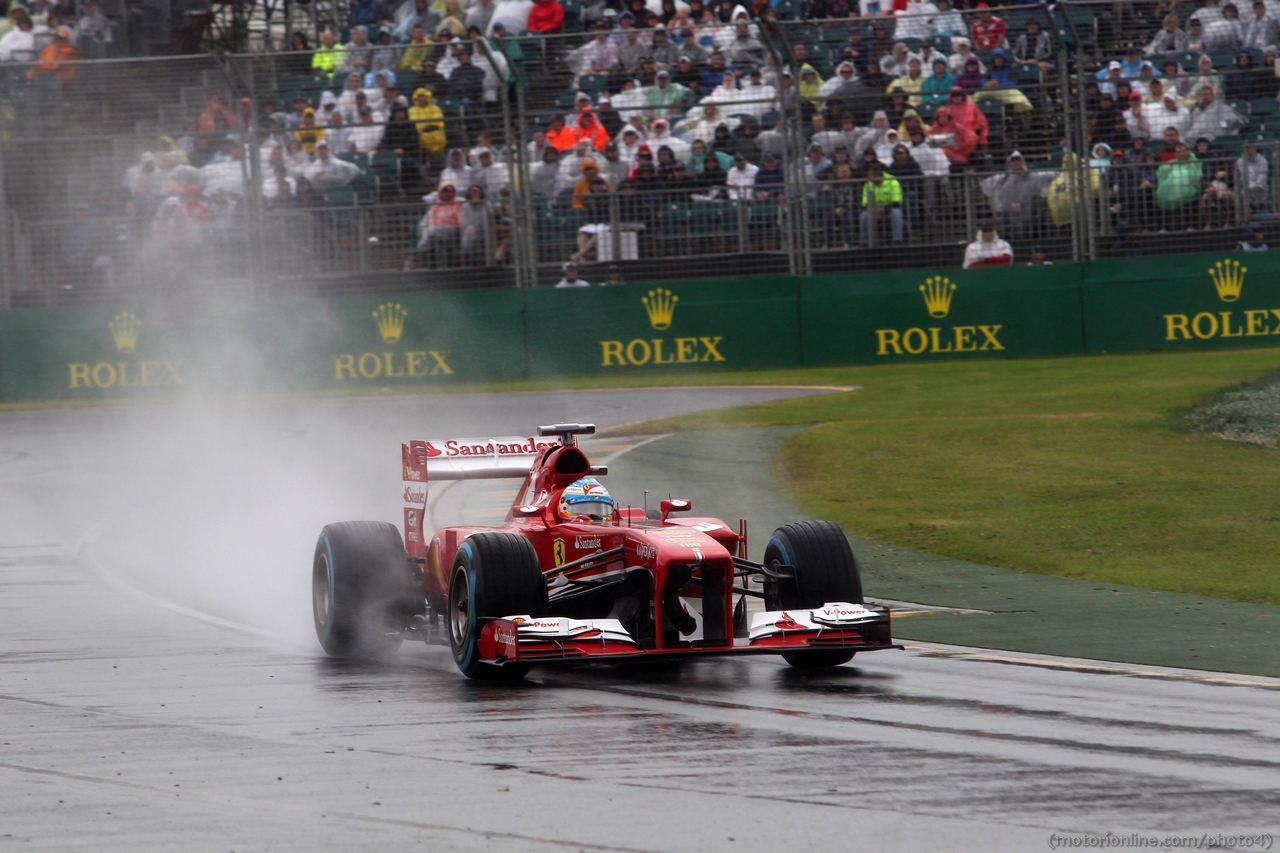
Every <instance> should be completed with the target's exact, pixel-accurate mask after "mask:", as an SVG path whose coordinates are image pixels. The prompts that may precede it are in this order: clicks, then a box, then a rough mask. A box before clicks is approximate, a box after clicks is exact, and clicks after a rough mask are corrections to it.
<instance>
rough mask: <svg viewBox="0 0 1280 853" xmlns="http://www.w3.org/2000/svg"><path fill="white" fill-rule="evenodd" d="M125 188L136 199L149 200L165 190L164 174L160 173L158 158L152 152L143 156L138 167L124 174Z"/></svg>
mask: <svg viewBox="0 0 1280 853" xmlns="http://www.w3.org/2000/svg"><path fill="white" fill-rule="evenodd" d="M124 188H125V189H127V190H128V191H129V193H130V194H131V195H133V197H134V198H137V199H141V200H147V199H153V198H156V197H158V196H159V195H160V194H161V191H162V190H163V189H164V173H163V172H161V171H160V168H159V165H158V164H157V162H156V157H155V155H154V154H152V153H151V152H150V151H147V152H145V153H144V154H143V155H142V160H141V161H140V162H139V163H138V164H137V165H136V166H130V167H129V169H128V171H126V172H125V173H124Z"/></svg>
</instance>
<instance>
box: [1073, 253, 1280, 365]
mask: <svg viewBox="0 0 1280 853" xmlns="http://www.w3.org/2000/svg"><path fill="white" fill-rule="evenodd" d="M1083 273H1084V274H1083V282H1082V289H1083V302H1084V306H1085V308H1084V328H1085V347H1086V349H1087V350H1088V351H1089V352H1136V351H1141V350H1153V349H1205V348H1209V347H1221V346H1265V345H1271V344H1272V343H1275V342H1280V255H1277V254H1276V253H1272V252H1252V253H1244V252H1240V253H1222V254H1213V255H1187V256H1182V257H1171V258H1132V259H1126V260H1119V261H1110V262H1107V263H1095V264H1085V265H1084V271H1083Z"/></svg>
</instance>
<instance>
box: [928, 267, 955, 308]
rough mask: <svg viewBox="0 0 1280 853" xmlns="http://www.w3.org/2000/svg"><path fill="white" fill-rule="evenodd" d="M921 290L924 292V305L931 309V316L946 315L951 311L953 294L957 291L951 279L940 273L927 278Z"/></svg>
mask: <svg viewBox="0 0 1280 853" xmlns="http://www.w3.org/2000/svg"><path fill="white" fill-rule="evenodd" d="M920 292H921V293H923V294H924V307H925V308H928V309H929V316H930V317H945V316H947V314H949V313H950V312H951V294H953V293H955V292H956V286H955V284H953V283H952V281H951V279H949V278H947V277H945V276H940V275H939V276H934V277H933V278H928V279H925V282H924V284H922V285H920Z"/></svg>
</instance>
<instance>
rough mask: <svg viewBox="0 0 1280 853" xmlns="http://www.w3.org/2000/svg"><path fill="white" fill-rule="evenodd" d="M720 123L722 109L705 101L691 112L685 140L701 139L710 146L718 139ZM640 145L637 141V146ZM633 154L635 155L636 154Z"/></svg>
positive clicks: (685, 126) (685, 128)
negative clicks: (717, 133)
mask: <svg viewBox="0 0 1280 853" xmlns="http://www.w3.org/2000/svg"><path fill="white" fill-rule="evenodd" d="M720 122H721V118H720V108H719V107H718V106H716V105H715V104H708V103H706V102H705V101H704V102H703V103H700V104H698V106H697V107H696V108H695V109H693V110H691V111H690V118H689V120H688V121H686V122H685V124H684V130H683V135H684V138H685V139H686V140H688V141H689V142H693V141H694V140H696V139H701V140H702V141H703V142H705V143H707V144H708V145H710V144H711V141H712V140H713V139H715V138H716V125H718V124H720ZM639 144H640V143H639V140H638V139H637V141H636V145H639ZM632 153H633V154H634V152H632ZM632 159H634V157H633V158H632Z"/></svg>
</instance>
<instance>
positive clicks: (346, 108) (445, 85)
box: [0, 0, 1280, 307]
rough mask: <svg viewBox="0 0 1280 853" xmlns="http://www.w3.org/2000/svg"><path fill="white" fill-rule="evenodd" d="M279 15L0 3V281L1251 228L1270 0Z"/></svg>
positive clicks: (356, 277)
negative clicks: (143, 19) (197, 26)
mask: <svg viewBox="0 0 1280 853" xmlns="http://www.w3.org/2000/svg"><path fill="white" fill-rule="evenodd" d="M1227 6H1231V9H1227V8H1226V7H1227ZM897 7H901V8H897ZM301 8H302V7H297V8H294V9H292V11H291V10H290V7H289V6H288V5H287V4H286V5H285V6H284V7H283V11H280V10H276V11H275V12H274V14H275V17H273V7H268V6H262V7H258V6H256V5H255V4H253V3H250V4H248V5H247V7H243V6H238V7H235V10H234V11H235V14H236V15H240V16H241V17H243V18H244V19H245V21H250V22H252V26H249V24H245V25H244V26H243V27H242V29H244V31H245V32H247V33H250V34H251V35H252V37H251V38H248V39H247V40H242V42H243V43H242V45H241V46H242V47H245V48H247V49H244V50H242V51H240V52H236V53H218V52H213V51H211V50H205V52H202V53H189V54H186V55H159V54H158V51H159V50H161V48H159V47H157V46H156V45H158V44H161V40H157V39H151V40H147V39H141V38H123V39H119V40H115V41H111V42H109V44H110V45H111V46H110V47H104V45H103V44H99V43H97V42H95V38H97V35H96V34H97V33H100V32H101V31H103V28H104V27H105V28H106V31H114V32H123V31H126V30H127V31H130V32H141V31H142V29H140V28H139V24H138V22H137V21H132V22H131V21H130V19H129V18H128V17H127V15H125V14H124V12H123V11H122V10H123V9H124V7H123V6H120V7H119V9H120V10H121V11H120V14H119V15H118V16H114V17H113V15H114V7H103V9H102V11H99V9H98V7H97V6H96V5H94V4H92V3H89V2H87V0H85V2H73V0H62V2H61V3H58V4H49V3H45V2H44V0H41V3H40V4H37V5H34V6H33V7H32V8H31V9H30V10H26V8H25V7H23V6H20V5H19V4H18V3H17V2H10V4H9V14H8V16H7V17H6V19H5V23H6V24H7V25H8V27H7V29H6V30H5V32H3V33H0V131H2V132H3V156H2V157H0V213H2V214H3V216H2V220H0V221H2V224H3V227H0V254H2V255H3V264H0V272H2V274H3V278H2V280H0V285H2V286H3V296H4V305H5V306H6V307H31V306H51V305H69V304H85V303H92V302H100V301H110V300H113V299H117V298H124V297H127V296H130V295H132V294H135V293H137V292H138V291H139V290H143V291H154V292H157V293H166V292H180V291H183V290H184V289H186V290H191V289H193V288H197V287H199V288H202V289H205V288H216V289H220V290H222V291H225V292H227V293H229V294H242V295H244V294H256V295H258V296H261V297H272V296H277V295H287V294H293V293H312V292H320V293H333V294H337V293H354V292H362V291H396V290H419V289H429V288H453V287H487V286H526V287H532V286H550V285H553V284H555V283H557V282H558V281H559V280H560V279H561V278H562V275H563V266H564V265H565V264H566V263H567V262H574V263H576V264H577V266H578V270H579V278H580V279H585V280H586V281H590V282H592V283H597V282H600V281H603V280H604V279H605V278H606V277H607V276H608V275H609V272H610V270H612V271H613V275H614V277H615V278H619V277H620V278H622V279H623V280H632V281H642V280H643V281H656V280H662V279H691V278H697V277H699V276H719V277H723V276H724V275H726V274H741V275H748V274H760V273H768V272H792V273H809V272H837V271H854V270H858V271H866V270H877V269H898V268H910V267H926V266H934V267H936V266H947V265H959V264H960V263H961V261H962V259H963V257H964V256H965V247H966V245H967V244H969V243H970V242H971V241H973V240H974V239H975V234H976V232H977V231H978V230H979V227H980V226H981V225H983V224H985V223H994V224H995V225H996V226H997V229H998V231H999V232H1000V235H1001V236H1002V237H1004V238H1006V239H1008V240H1009V242H1010V243H1011V249H1012V254H1013V258H1014V262H1015V263H1019V262H1025V261H1028V260H1030V259H1031V256H1032V252H1033V250H1034V249H1039V250H1041V251H1040V253H1039V255H1038V256H1043V257H1045V258H1047V259H1048V260H1051V261H1058V262H1062V261H1070V260H1089V259H1095V258H1105V257H1113V256H1135V255H1142V254H1148V255H1154V254H1168V253H1178V252H1192V251H1207V250H1216V249H1229V248H1231V247H1233V246H1235V245H1236V243H1237V242H1238V241H1240V240H1241V238H1242V237H1243V236H1244V235H1243V233H1242V232H1243V229H1244V226H1245V225H1246V223H1251V222H1256V223H1260V224H1261V226H1262V228H1263V230H1264V231H1270V227H1271V226H1270V224H1269V223H1270V222H1271V221H1272V220H1273V209H1274V208H1273V205H1274V199H1275V197H1276V191H1277V187H1276V186H1275V184H1276V181H1277V177H1276V174H1275V173H1274V171H1273V170H1272V169H1271V168H1270V164H1271V162H1272V160H1273V159H1274V157H1275V154H1276V148H1277V145H1278V144H1280V143H1278V142H1277V140H1278V139H1280V100H1278V99H1277V94H1278V92H1280V77H1278V76H1277V65H1276V49H1277V47H1276V45H1277V42H1280V23H1277V22H1278V21H1280V0H1264V2H1262V3H1261V4H1260V5H1258V6H1256V7H1253V6H1250V7H1249V8H1247V9H1244V8H1240V9H1236V7H1235V6H1234V5H1232V4H1228V3H1225V2H1221V0H1199V1H1198V2H1189V0H1188V1H1186V2H1184V0H1161V2H1119V3H1117V2H1108V3H1090V2H1071V3H1057V4H1053V5H1049V4H1045V3H1019V4H1016V5H1011V6H1007V7H997V6H992V7H990V8H988V7H987V4H984V3H976V2H975V3H963V2H962V3H957V4H955V6H954V7H953V6H952V5H951V4H949V3H947V2H946V0H919V2H917V0H883V2H875V0H860V2H856V3H855V2H851V0H805V2H800V0H775V2H773V3H770V4H763V3H754V4H750V5H745V6H738V5H736V4H734V3H732V2H729V0H725V2H724V3H719V4H710V3H704V2H701V0H677V2H675V3H671V2H669V0H668V2H658V0H654V2H651V3H647V4H646V3H645V2H642V0H630V2H627V3H622V2H619V0H608V2H595V3H587V4H584V3H581V2H579V0H563V2H561V0H537V2H532V3H531V2H529V0H488V2H480V0H472V2H470V3H469V4H463V3H459V2H456V0H430V2H424V0H408V2H405V3H403V4H396V3H378V2H373V1H372V0H370V2H364V3H360V2H357V3H352V4H344V3H342V2H325V3H314V4H309V5H307V6H306V7H305V9H304V10H303V11H302V12H301V13H300V12H299V9H301ZM881 8H883V9H884V11H883V12H881V11H879V10H880V9H881ZM19 10H21V11H19ZM1232 10H1236V13H1237V14H1233V12H1232ZM206 11H207V10H206ZM209 14H210V16H211V20H212V19H213V18H214V17H216V16H214V15H213V13H212V12H210V13H209ZM24 18H25V19H28V20H25V21H24ZM117 18H118V20H117ZM113 27H114V28H115V30H112V28H113ZM205 40H206V41H205V44H204V46H205V47H206V48H208V47H210V46H213V45H215V44H225V43H226V33H225V32H224V31H222V30H216V29H211V30H209V31H208V32H206V34H205ZM164 45H165V47H164V49H168V50H171V49H172V46H173V42H172V40H170V41H169V42H165V43H164ZM284 45H287V46H288V48H289V49H287V50H280V49H279V48H280V47H282V46H284ZM86 56H95V57H101V58H94V59H86V58H84V57H86ZM446 185H448V186H446ZM197 272H199V273H203V275H195V274H193V273H197ZM196 282H200V283H199V284H197V283H196Z"/></svg>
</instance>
